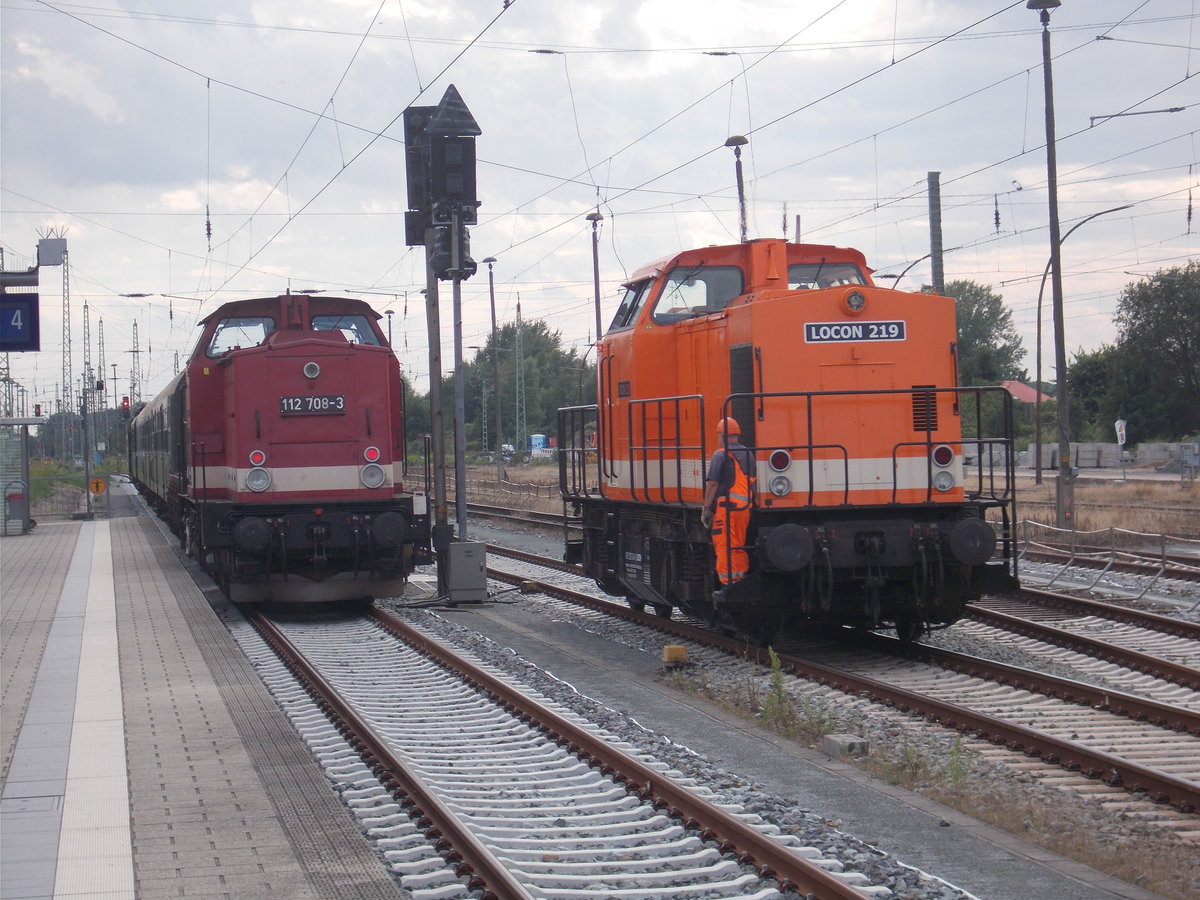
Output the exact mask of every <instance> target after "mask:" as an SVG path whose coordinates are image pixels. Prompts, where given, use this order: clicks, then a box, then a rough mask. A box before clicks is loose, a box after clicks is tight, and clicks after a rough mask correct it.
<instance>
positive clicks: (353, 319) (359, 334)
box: [312, 315, 379, 347]
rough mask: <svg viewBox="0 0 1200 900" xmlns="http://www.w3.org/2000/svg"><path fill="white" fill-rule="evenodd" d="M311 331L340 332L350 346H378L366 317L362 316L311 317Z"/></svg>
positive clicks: (377, 340) (376, 338)
mask: <svg viewBox="0 0 1200 900" xmlns="http://www.w3.org/2000/svg"><path fill="white" fill-rule="evenodd" d="M312 330H313V331H340V332H341V333H342V336H343V337H345V338H346V340H348V341H349V342H350V343H352V344H373V345H375V346H376V347H378V346H379V338H378V337H376V335H375V331H374V330H373V329H372V328H371V323H370V322H369V321H368V320H367V317H366V316H363V315H340V316H313V317H312Z"/></svg>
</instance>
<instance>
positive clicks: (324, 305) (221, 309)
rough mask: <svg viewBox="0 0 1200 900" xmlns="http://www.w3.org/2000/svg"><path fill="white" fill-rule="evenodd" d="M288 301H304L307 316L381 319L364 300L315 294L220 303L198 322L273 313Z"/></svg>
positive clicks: (205, 322) (204, 322) (202, 324)
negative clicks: (352, 314)
mask: <svg viewBox="0 0 1200 900" xmlns="http://www.w3.org/2000/svg"><path fill="white" fill-rule="evenodd" d="M288 300H304V302H305V303H306V304H307V306H308V311H309V314H310V315H312V314H317V315H320V314H321V313H327V312H350V311H352V312H356V313H361V314H364V315H369V316H371V317H372V318H374V319H376V320H379V319H382V318H383V316H381V315H380V314H379V313H377V312H376V311H375V310H374V309H373V308H372V307H371V305H370V304H369V303H367V302H366V301H364V300H358V299H355V298H353V297H323V296H319V295H317V294H280V295H279V296H278V297H255V298H252V299H247V300H230V301H229V302H227V303H222V304H221V305H220V306H218V307H217V308H216V309H215V310H213V311H212V312H211V313H209V314H208V315H207V316H205V317H204V318H203V319H201V320H200V325H201V326H204V325H207V324H208V323H209V322H211V321H213V320H215V319H221V318H225V317H227V316H232V315H247V314H249V315H253V314H254V313H256V312H275V311H277V310H278V309H279V308H280V306H281V305H282V304H283V303H284V302H285V301H288Z"/></svg>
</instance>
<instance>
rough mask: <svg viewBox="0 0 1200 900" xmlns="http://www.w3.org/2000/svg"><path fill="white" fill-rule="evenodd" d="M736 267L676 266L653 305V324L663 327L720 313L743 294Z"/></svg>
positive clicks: (740, 278) (740, 275) (740, 279)
mask: <svg viewBox="0 0 1200 900" xmlns="http://www.w3.org/2000/svg"><path fill="white" fill-rule="evenodd" d="M742 285H743V280H742V270H741V269H739V268H738V267H737V266H678V267H676V268H674V269H672V270H671V274H670V275H668V276H667V280H666V283H665V284H663V289H662V293H661V294H659V295H658V301H657V302H656V303H655V304H654V321H655V323H656V324H659V325H664V324H667V323H670V322H678V321H679V320H680V319H687V318H691V317H692V316H703V315H707V314H708V313H714V312H719V311H720V310H722V309H724V308H725V307H726V306H728V305H729V301H730V300H732V299H733V298H734V297H736V296H737V295H738V294H740V293H742Z"/></svg>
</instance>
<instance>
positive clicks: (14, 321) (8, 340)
mask: <svg viewBox="0 0 1200 900" xmlns="http://www.w3.org/2000/svg"><path fill="white" fill-rule="evenodd" d="M41 349H42V341H41V334H40V329H39V327H38V295H37V294H4V295H3V296H0V353H23V352H27V351H37V350H41Z"/></svg>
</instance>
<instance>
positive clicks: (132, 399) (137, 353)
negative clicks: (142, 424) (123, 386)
mask: <svg viewBox="0 0 1200 900" xmlns="http://www.w3.org/2000/svg"><path fill="white" fill-rule="evenodd" d="M129 352H130V353H132V354H133V362H132V363H131V364H130V366H129V404H130V406H135V405H137V402H138V401H139V400H141V399H142V351H141V350H139V349H138V331H137V319H134V320H133V349H132V350H130V351H129Z"/></svg>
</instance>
